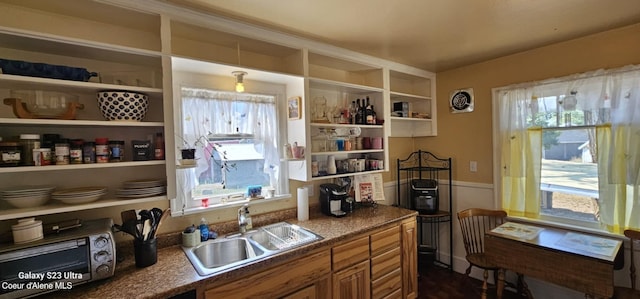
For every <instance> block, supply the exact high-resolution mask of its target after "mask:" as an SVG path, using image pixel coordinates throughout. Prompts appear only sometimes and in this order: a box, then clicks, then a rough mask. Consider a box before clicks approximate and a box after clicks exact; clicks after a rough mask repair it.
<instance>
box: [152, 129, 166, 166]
mask: <svg viewBox="0 0 640 299" xmlns="http://www.w3.org/2000/svg"><path fill="white" fill-rule="evenodd" d="M153 146H154V150H153V158H154V159H156V160H164V138H163V137H162V132H158V133H156V138H155V140H154V142H153Z"/></svg>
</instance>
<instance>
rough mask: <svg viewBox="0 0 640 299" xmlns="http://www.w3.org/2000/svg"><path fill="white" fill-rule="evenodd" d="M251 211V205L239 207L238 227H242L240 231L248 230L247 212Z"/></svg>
mask: <svg viewBox="0 0 640 299" xmlns="http://www.w3.org/2000/svg"><path fill="white" fill-rule="evenodd" d="M248 211H249V205H244V206H242V207H240V208H239V209H238V227H239V228H240V233H241V234H244V233H246V232H247V224H248V222H247V212H248Z"/></svg>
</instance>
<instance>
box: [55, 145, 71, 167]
mask: <svg viewBox="0 0 640 299" xmlns="http://www.w3.org/2000/svg"><path fill="white" fill-rule="evenodd" d="M54 152H55V156H56V165H67V164H69V158H70V157H69V154H70V147H69V140H68V139H60V140H58V141H57V142H56V145H55V151H54Z"/></svg>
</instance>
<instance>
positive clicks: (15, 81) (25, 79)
mask: <svg viewBox="0 0 640 299" xmlns="http://www.w3.org/2000/svg"><path fill="white" fill-rule="evenodd" d="M36 86H37V87H38V88H40V89H47V90H50V91H61V92H71V93H73V92H87V91H90V92H95V91H99V90H127V91H135V92H140V93H145V94H150V95H158V96H162V88H151V87H140V86H128V85H117V84H104V83H96V82H83V81H71V80H59V79H49V78H39V77H29V76H16V75H6V74H0V88H11V89H34V87H36Z"/></svg>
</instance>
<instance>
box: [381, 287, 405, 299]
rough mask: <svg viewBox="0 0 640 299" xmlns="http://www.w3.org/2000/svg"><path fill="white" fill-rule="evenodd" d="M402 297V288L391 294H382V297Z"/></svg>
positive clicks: (387, 298) (397, 298)
mask: <svg viewBox="0 0 640 299" xmlns="http://www.w3.org/2000/svg"><path fill="white" fill-rule="evenodd" d="M400 298H402V289H397V290H395V291H393V292H392V293H391V294H389V295H387V296H384V297H383V299H400Z"/></svg>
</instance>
